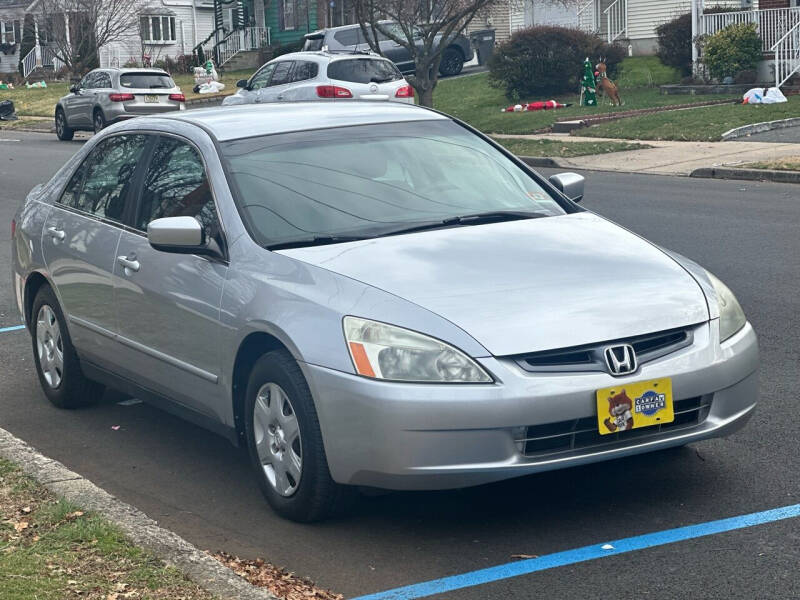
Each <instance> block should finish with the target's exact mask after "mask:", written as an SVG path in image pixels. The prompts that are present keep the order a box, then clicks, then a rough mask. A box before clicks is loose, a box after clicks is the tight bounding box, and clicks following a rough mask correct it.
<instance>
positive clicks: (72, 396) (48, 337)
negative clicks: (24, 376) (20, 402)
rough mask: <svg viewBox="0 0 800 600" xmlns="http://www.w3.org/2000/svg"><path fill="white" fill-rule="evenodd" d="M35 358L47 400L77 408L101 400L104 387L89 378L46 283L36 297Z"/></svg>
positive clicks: (34, 325) (33, 316)
mask: <svg viewBox="0 0 800 600" xmlns="http://www.w3.org/2000/svg"><path fill="white" fill-rule="evenodd" d="M31 317H32V318H33V319H34V321H33V324H32V325H33V338H32V339H33V359H34V362H35V363H36V372H37V374H38V375H39V382H40V383H41V385H42V389H43V390H44V393H45V395H46V396H47V398H48V400H50V402H52V403H53V404H54V405H55V406H57V407H59V408H76V407H79V406H84V405H86V404H92V403H93V402H96V401H97V400H99V399H100V398H101V397H102V395H103V391H104V387H103V386H102V385H100V384H99V383H96V382H94V381H91V380H90V379H87V378H86V377H85V376H84V374H83V372H82V371H81V365H80V361H79V360H78V354H77V353H76V352H75V348H74V347H73V346H72V341H71V340H70V337H69V332H68V331H67V327H66V323H65V321H64V314H63V313H62V312H61V307H60V306H59V305H58V300H57V299H56V296H55V294H54V293H53V290H52V289H51V288H50V287H48V286H43V287H42V288H41V289H40V290H39V293H38V294H36V299H35V300H34V301H33V310H32V311H31Z"/></svg>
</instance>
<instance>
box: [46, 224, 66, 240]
mask: <svg viewBox="0 0 800 600" xmlns="http://www.w3.org/2000/svg"><path fill="white" fill-rule="evenodd" d="M47 235H49V236H50V237H51V238H53V241H54V242H63V241H64V238H65V237H67V234H66V233H64V230H63V229H56V228H55V227H48V228H47Z"/></svg>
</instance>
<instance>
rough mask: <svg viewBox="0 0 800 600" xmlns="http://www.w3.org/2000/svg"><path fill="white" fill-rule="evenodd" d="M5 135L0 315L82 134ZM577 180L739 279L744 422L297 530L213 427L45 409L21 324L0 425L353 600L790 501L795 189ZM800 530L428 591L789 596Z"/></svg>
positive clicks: (216, 538)
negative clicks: (22, 253)
mask: <svg viewBox="0 0 800 600" xmlns="http://www.w3.org/2000/svg"><path fill="white" fill-rule="evenodd" d="M0 138H2V140H0V223H2V224H3V225H2V227H0V281H2V282H3V283H2V285H1V286H0V327H2V326H6V325H14V324H16V323H18V322H19V321H18V317H17V316H16V315H15V314H14V312H13V309H12V298H11V292H10V286H9V285H8V281H9V266H8V261H9V247H8V239H9V228H8V223H9V221H10V219H11V215H12V214H13V210H14V207H15V206H16V204H17V203H18V202H19V201H20V200H21V198H22V197H23V194H24V193H25V191H26V190H27V189H29V188H30V187H32V186H33V185H34V184H35V183H36V182H38V181H39V180H41V179H42V178H43V177H45V176H47V175H49V174H50V173H51V172H53V171H54V170H55V169H56V168H58V166H59V165H60V164H61V163H62V162H63V161H64V160H65V159H66V158H67V157H68V156H69V155H70V154H71V153H72V152H74V151H75V150H76V149H77V148H78V147H79V144H77V143H74V144H65V143H58V142H56V141H55V138H54V137H52V136H43V135H40V134H23V133H18V134H8V133H0ZM9 138H10V139H19V140H21V141H19V142H11V141H8V139H9ZM588 177H589V182H588V187H587V196H586V200H585V204H586V206H587V207H589V208H591V209H593V210H596V211H597V212H599V213H601V214H603V215H606V216H608V217H610V218H612V219H614V220H616V221H617V222H619V223H621V224H623V225H625V226H627V227H630V228H631V229H633V230H635V231H637V232H640V233H642V234H644V235H645V236H647V237H649V238H650V239H652V240H654V241H655V242H657V243H660V244H662V245H664V246H667V247H669V248H672V249H674V250H676V251H678V252H681V253H682V254H685V255H686V256H689V257H692V258H694V259H695V260H697V261H699V262H701V263H702V264H704V265H705V266H707V267H708V268H709V269H711V270H712V271H713V272H714V273H716V274H717V275H718V276H719V277H721V278H722V279H723V280H725V281H726V282H727V283H728V284H729V285H730V287H731V288H732V289H733V290H734V291H735V292H736V293H737V295H738V297H739V299H740V301H741V303H742V305H743V306H744V308H745V311H746V312H747V314H748V316H749V318H750V320H751V321H752V323H753V324H754V326H755V328H756V330H757V332H758V333H759V336H760V341H761V348H762V358H763V368H762V374H761V378H762V400H761V406H760V409H759V411H758V412H757V414H756V415H755V417H754V418H753V420H752V421H751V422H750V424H749V425H748V426H747V428H746V429H744V430H742V431H741V432H739V433H737V434H735V435H734V436H732V437H730V438H727V439H722V440H711V441H706V442H702V443H698V444H694V445H692V446H689V447H686V448H682V449H677V450H671V451H666V452H659V453H656V454H650V455H645V456H639V457H634V458H629V459H624V460H618V461H614V462H607V463H602V464H596V465H591V466H586V467H579V468H573V469H569V470H565V471H560V472H552V473H546V474H543V475H537V476H532V477H527V478H524V479H518V480H515V481H510V482H505V483H501V484H495V485H490V486H484V487H481V488H475V489H468V490H461V491H450V492H441V493H402V494H401V493H396V494H388V495H385V496H380V497H372V498H364V499H362V500H361V501H360V502H359V503H358V505H357V506H356V507H355V509H354V511H353V513H352V514H351V515H350V516H348V517H346V518H343V519H340V520H336V521H330V522H326V523H321V524H314V525H297V524H293V523H289V522H286V521H282V520H280V519H279V518H277V517H275V516H274V515H273V514H272V513H271V512H270V510H269V508H268V507H267V506H266V505H265V503H264V502H263V501H262V498H261V496H260V494H259V491H258V490H257V488H256V485H255V483H254V481H253V479H252V478H251V477H250V475H249V473H248V468H247V465H246V462H245V459H244V456H243V454H242V452H241V451H239V450H237V449H235V448H233V447H231V446H229V445H228V443H227V442H226V441H224V440H223V439H221V438H218V437H216V436H214V435H213V434H211V433H207V432H206V431H204V430H202V429H199V428H197V427H194V426H192V425H189V424H187V423H184V422H182V421H180V420H178V419H176V418H173V417H172V416H170V415H167V414H165V413H163V412H160V411H159V410H157V409H154V408H151V407H149V406H147V405H145V404H135V405H120V404H117V403H116V402H117V401H118V400H119V397H117V396H114V395H113V394H112V395H109V396H108V397H107V401H106V402H104V403H102V404H101V405H99V406H95V407H91V408H87V409H82V410H76V411H59V410H57V409H55V408H53V407H51V406H50V405H49V404H48V402H47V400H46V399H45V397H44V395H43V394H42V393H41V391H40V390H39V386H38V382H37V380H36V377H35V373H34V371H33V365H32V359H31V349H30V341H29V337H28V335H27V334H26V332H25V331H18V332H13V333H2V334H0V364H2V365H3V367H2V370H0V426H2V427H4V428H6V429H8V430H10V431H11V432H12V433H14V434H15V435H17V436H19V437H21V438H23V439H25V440H27V441H28V442H30V443H31V444H33V445H34V446H36V447H37V448H39V449H40V450H41V451H42V452H44V453H45V454H47V455H49V456H51V457H53V458H56V459H58V460H61V461H62V462H64V463H65V464H66V465H67V466H68V467H69V468H71V469H74V470H76V471H78V472H79V473H81V474H83V475H85V476H87V477H89V478H90V479H92V480H93V481H94V482H95V483H97V484H98V485H100V486H101V487H103V488H105V489H107V490H108V491H109V492H111V493H112V494H115V495H116V496H118V497H119V498H121V499H122V500H124V501H126V502H129V503H132V504H134V505H136V506H137V507H139V508H141V509H142V510H144V511H145V512H146V513H147V514H148V515H150V516H151V517H153V518H155V519H157V520H158V521H159V522H160V523H161V524H162V525H164V526H166V527H168V528H170V529H173V530H174V531H176V532H177V533H179V534H180V535H182V536H184V537H186V538H187V539H189V540H190V541H192V542H194V543H195V544H197V545H198V546H199V547H201V548H206V549H209V550H226V551H228V552H231V553H235V554H239V555H242V556H246V557H250V558H253V557H257V556H260V557H264V558H265V559H267V560H269V561H271V562H273V563H276V564H278V565H281V566H285V567H288V568H289V569H291V570H293V571H296V572H297V573H300V574H302V575H304V576H308V577H310V578H312V579H314V580H315V581H317V583H319V584H320V585H323V586H326V587H330V588H332V589H334V590H336V591H338V592H341V593H343V594H345V595H346V596H348V597H353V596H358V595H360V594H365V593H370V592H377V591H380V590H385V589H389V588H393V587H396V586H400V585H407V584H411V583H415V582H420V581H424V580H428V579H434V578H439V577H442V576H446V575H453V574H459V573H464V572H467V571H471V570H474V569H480V568H484V567H488V566H492V565H497V564H502V563H506V562H509V561H512V560H513V558H512V555H516V554H528V555H544V554H548V553H552V552H558V551H562V550H568V549H572V548H577V547H581V546H585V545H587V544H602V543H604V542H605V541H607V540H613V539H618V538H623V537H627V536H632V535H638V534H642V533H648V532H653V531H660V530H664V529H669V528H672V527H679V526H683V525H689V524H694V523H700V522H703V521H708V520H712V519H720V518H724V517H730V516H735V515H741V514H745V513H751V512H754V511H761V510H766V509H771V508H776V507H781V506H786V505H791V504H796V503H798V502H800V499H799V498H800V493H799V492H800V452H798V427H800V417H799V416H798V414H800V413H798V409H797V408H796V406H797V398H798V387H800V378H799V377H798V361H799V360H800V341H799V340H800V320H799V319H798V314H800V301H799V300H798V298H800V289H799V288H800V261H799V260H798V258H800V241H799V240H798V235H797V233H798V223H800V198H799V197H798V196H799V195H800V187H795V186H791V185H780V184H769V183H742V182H729V181H719V180H698V179H688V178H670V177H659V176H639V175H620V174H613V173H592V174H589V175H588ZM620 293H621V294H623V293H629V292H628V291H626V290H620ZM113 425H120V429H119V430H116V431H115V430H112V429H111V427H112V426H113ZM799 524H800V521H798V519H793V520H792V519H790V520H785V521H781V522H777V523H773V524H769V525H761V526H756V527H751V528H748V529H743V530H739V531H735V532H730V533H725V534H721V535H715V536H711V537H705V538H701V539H697V540H693V541H686V542H680V543H676V544H671V545H664V546H659V547H655V548H651V549H648V550H642V551H639V552H634V553H630V554H625V555H621V556H615V557H608V558H603V559H600V560H594V561H590V562H585V563H581V564H577V565H573V566H567V567H560V568H556V569H552V570H548V571H543V572H540V573H536V574H532V575H526V576H522V577H517V578H514V579H508V580H505V581H500V582H496V583H491V584H488V585H482V586H479V587H473V588H468V589H464V590H461V591H459V592H455V593H451V594H447V595H442V596H439V597H447V598H459V599H462V598H465V599H485V598H514V599H517V598H520V599H522V598H525V599H527V598H547V599H560V598H565V599H566V598H570V599H574V598H602V599H605V598H608V599H620V598H636V599H639V598H723V597H724V598H727V599H731V598H797V597H800V575H798V565H799V564H800V528H798V525H799Z"/></svg>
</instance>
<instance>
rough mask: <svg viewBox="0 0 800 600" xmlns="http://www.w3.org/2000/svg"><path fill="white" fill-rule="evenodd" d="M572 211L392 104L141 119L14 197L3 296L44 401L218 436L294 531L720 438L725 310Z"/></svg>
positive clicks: (735, 407)
mask: <svg viewBox="0 0 800 600" xmlns="http://www.w3.org/2000/svg"><path fill="white" fill-rule="evenodd" d="M582 196H583V178H582V177H581V176H580V175H576V174H561V175H555V176H553V177H551V178H550V179H549V180H547V179H544V178H543V177H541V176H540V175H538V174H537V173H535V172H534V171H532V170H531V169H529V168H528V167H527V166H526V165H525V163H523V162H521V161H520V160H519V159H517V158H516V157H514V156H513V155H512V154H510V153H509V152H507V151H506V150H504V149H503V148H502V147H501V146H499V145H497V144H496V143H495V142H494V141H492V140H491V139H490V138H488V137H486V136H484V135H482V134H480V133H478V132H477V131H475V130H473V129H471V128H470V127H469V126H467V125H465V124H463V123H460V122H457V121H454V120H453V119H451V118H449V117H447V116H445V115H442V114H440V113H437V112H435V111H432V110H428V109H424V108H421V107H416V106H406V105H400V104H394V103H366V102H352V103H348V102H342V103H337V102H334V103H330V104H319V103H314V104H304V103H292V104H269V105H266V106H240V107H232V108H215V109H208V110H197V111H187V112H182V113H173V114H172V115H164V116H159V117H142V118H140V119H135V120H133V121H129V122H126V123H120V124H117V125H114V126H113V127H110V128H108V129H107V130H105V131H103V132H102V133H101V134H100V135H97V136H95V137H94V138H92V139H91V140H90V141H89V142H88V143H87V144H86V145H85V146H84V147H83V148H81V150H79V151H78V153H77V154H76V155H75V156H74V157H73V158H72V159H71V160H70V161H69V162H68V163H67V164H66V165H65V166H64V167H62V168H61V169H60V170H59V171H58V173H56V175H55V176H54V177H53V178H52V179H51V180H50V181H49V182H48V183H46V184H45V185H39V186H37V187H36V188H34V189H33V190H32V191H31V192H30V194H29V195H28V197H27V199H26V200H25V202H24V205H23V206H22V207H21V208H20V210H19V211H18V212H17V213H16V215H15V217H14V220H13V222H12V225H11V231H12V235H11V238H12V239H11V244H12V256H13V259H12V273H13V275H12V277H13V289H14V293H15V297H16V302H17V305H18V307H19V310H20V311H21V312H22V314H23V315H24V322H25V325H26V326H27V328H28V330H29V332H30V334H31V340H32V347H33V355H34V363H35V366H36V370H37V373H38V376H39V380H40V383H41V386H42V388H43V390H44V393H45V395H46V396H47V397H48V398H49V399H50V401H51V402H52V403H53V404H55V405H56V406H59V407H64V408H71V407H75V406H78V405H81V404H85V403H87V402H91V401H93V400H95V399H97V398H98V397H99V396H100V395H101V393H102V391H103V386H111V387H114V388H119V389H121V390H123V391H126V392H127V393H129V394H131V395H134V396H136V397H138V398H141V399H143V400H147V401H150V402H153V403H156V404H158V405H159V406H162V407H164V408H166V409H168V410H172V411H174V412H176V413H177V414H180V415H183V416H185V417H187V418H189V419H191V420H193V421H194V422H196V423H200V424H202V425H204V426H206V427H209V428H210V429H212V430H214V431H217V432H219V433H222V434H224V435H226V436H227V437H228V438H229V439H230V440H232V441H233V442H235V443H240V444H243V445H245V446H246V447H247V448H248V449H249V452H250V456H251V460H252V466H253V472H254V474H255V476H256V477H257V478H258V482H259V484H260V486H261V489H262V491H263V493H264V495H265V496H266V498H267V500H268V501H269V503H270V504H271V505H272V507H273V508H274V509H275V510H276V511H277V512H278V513H280V514H281V515H283V516H285V517H288V518H290V519H295V520H300V521H309V520H314V519H320V518H323V517H324V516H326V515H328V514H330V513H331V512H332V511H334V510H337V507H339V506H340V502H343V501H344V500H345V499H346V498H347V497H348V496H349V495H350V494H351V493H352V489H353V486H371V487H379V488H390V489H403V490H420V489H447V488H460V487H464V486H470V485H478V484H485V483H489V482H493V481H498V480H502V479H507V478H510V477H517V476H521V475H528V474H531V473H537V472H540V471H545V470H550V469H556V468H562V467H569V466H573V465H580V464H584V463H590V462H595V461H602V460H607V459H612V458H617V457H623V456H629V455H632V454H638V453H643V452H648V451H652V450H659V449H664V448H669V447H673V446H680V445H683V444H686V443H688V442H694V441H697V440H702V439H705V438H711V437H717V436H722V435H727V434H729V433H731V432H732V431H734V430H736V429H738V428H740V427H742V426H743V425H744V423H745V422H746V421H747V420H748V418H749V417H750V416H751V415H752V413H753V411H754V408H755V405H756V399H757V393H758V381H757V379H758V376H757V368H758V346H757V342H756V335H755V333H754V331H753V328H752V327H751V325H750V324H749V323H748V322H747V320H746V318H745V315H744V313H743V311H742V309H741V307H740V306H739V303H738V302H737V301H736V298H735V297H734V295H733V293H731V291H730V290H729V289H728V288H727V287H726V286H725V285H724V284H723V283H722V282H721V281H719V280H718V279H717V278H715V277H714V276H713V275H712V274H711V273H709V272H708V271H706V270H705V269H703V268H702V267H700V266H698V265H697V264H695V263H694V262H692V261H691V260H689V259H686V258H683V257H681V256H679V255H677V254H673V253H671V252H669V251H667V250H664V249H662V248H659V247H658V246H655V245H654V244H652V243H650V242H648V241H646V240H644V239H643V238H641V237H639V236H638V235H636V234H634V233H632V232H630V231H628V230H626V229H623V228H622V227H619V226H617V225H615V224H614V223H612V222H610V221H608V220H606V219H604V218H603V217H601V216H599V215H597V214H594V213H592V212H590V211H587V210H584V209H582V208H581V207H580V205H579V204H577V202H579V201H580V199H581V198H582ZM731 460H735V457H734V456H732V457H731ZM658 462H659V461H654V462H653V467H652V468H654V469H658Z"/></svg>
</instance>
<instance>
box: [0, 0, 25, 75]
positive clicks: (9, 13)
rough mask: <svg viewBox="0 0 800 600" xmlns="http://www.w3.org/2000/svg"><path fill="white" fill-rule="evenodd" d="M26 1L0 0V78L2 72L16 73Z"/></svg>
mask: <svg viewBox="0 0 800 600" xmlns="http://www.w3.org/2000/svg"><path fill="white" fill-rule="evenodd" d="M26 5H27V2H24V1H21V0H0V79H3V74H4V73H16V72H17V68H18V66H19V53H20V50H19V48H20V42H21V41H22V27H23V22H24V19H25V6H26Z"/></svg>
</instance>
